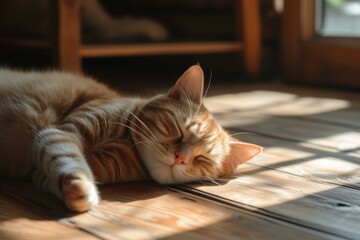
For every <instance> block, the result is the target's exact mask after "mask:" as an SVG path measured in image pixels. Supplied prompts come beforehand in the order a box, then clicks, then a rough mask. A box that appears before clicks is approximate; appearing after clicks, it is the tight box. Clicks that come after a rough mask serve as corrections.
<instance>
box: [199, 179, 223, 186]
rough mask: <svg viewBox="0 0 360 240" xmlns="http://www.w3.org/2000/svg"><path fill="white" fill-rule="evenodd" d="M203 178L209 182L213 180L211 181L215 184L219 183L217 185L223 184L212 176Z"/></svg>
mask: <svg viewBox="0 0 360 240" xmlns="http://www.w3.org/2000/svg"><path fill="white" fill-rule="evenodd" d="M203 180H205V181H207V182H211V183H213V184H215V185H217V186H220V185H221V184H220V183H218V182H216V181H215V179H213V178H210V177H203Z"/></svg>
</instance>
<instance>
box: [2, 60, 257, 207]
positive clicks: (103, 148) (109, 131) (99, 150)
mask: <svg viewBox="0 0 360 240" xmlns="http://www.w3.org/2000/svg"><path fill="white" fill-rule="evenodd" d="M203 78H204V77H203V72H202V69H201V68H200V67H199V66H193V67H191V68H190V69H189V70H187V71H186V72H185V73H184V74H183V75H182V76H181V77H180V79H179V80H178V81H177V82H176V84H175V85H174V86H173V87H172V88H171V90H170V91H169V93H167V94H163V95H159V96H155V97H153V98H150V99H145V98H126V97H122V96H120V95H119V94H117V93H116V92H114V91H112V90H110V89H109V88H107V87H106V86H104V85H102V84H100V83H97V82H95V81H94V80H92V79H89V78H85V77H82V76H77V75H72V74H66V73H59V72H46V73H38V72H26V73H24V72H16V71H11V70H6V69H3V70H0V122H1V125H0V177H27V176H32V179H33V181H34V183H35V184H36V185H37V186H38V187H39V188H41V189H43V190H45V191H48V192H51V193H53V194H55V195H56V196H58V197H59V198H60V199H62V200H63V201H64V202H65V204H66V205H67V207H68V208H70V209H72V210H75V211H86V210H88V209H90V208H91V207H92V206H93V205H96V204H98V203H99V199H100V198H99V194H98V192H97V187H96V185H95V183H100V184H104V183H112V182H125V181H136V180H144V179H150V178H151V179H154V180H155V181H157V182H159V183H162V184H172V183H184V182H189V181H194V180H199V179H212V178H217V177H219V176H223V175H227V174H230V173H232V172H233V171H234V170H235V168H236V166H237V165H238V164H240V163H242V162H244V161H247V160H249V159H251V158H253V157H254V156H256V155H257V154H259V153H260V152H261V148H260V147H258V146H256V145H252V144H247V143H242V142H239V141H237V140H235V139H233V138H231V137H230V136H229V135H228V134H227V133H226V132H225V131H224V130H223V129H222V128H221V127H220V125H219V124H218V123H217V122H216V121H215V120H214V119H213V117H212V116H211V114H210V113H209V112H208V110H207V109H206V108H205V107H204V105H203V104H202V94H203V82H204V80H203Z"/></svg>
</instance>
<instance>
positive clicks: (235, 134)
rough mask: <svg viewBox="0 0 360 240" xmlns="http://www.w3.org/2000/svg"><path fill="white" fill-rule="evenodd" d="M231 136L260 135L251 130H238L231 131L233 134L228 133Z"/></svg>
mask: <svg viewBox="0 0 360 240" xmlns="http://www.w3.org/2000/svg"><path fill="white" fill-rule="evenodd" d="M229 135H230V136H231V137H233V136H237V135H260V134H258V133H253V132H238V133H233V134H229Z"/></svg>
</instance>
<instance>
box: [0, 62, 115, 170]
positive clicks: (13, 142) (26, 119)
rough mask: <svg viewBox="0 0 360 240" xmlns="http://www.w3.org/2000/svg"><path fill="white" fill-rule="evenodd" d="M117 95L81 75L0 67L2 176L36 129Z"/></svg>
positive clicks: (22, 151)
mask: <svg viewBox="0 0 360 240" xmlns="http://www.w3.org/2000/svg"><path fill="white" fill-rule="evenodd" d="M115 96H117V94H116V93H115V92H113V91H112V90H110V89H109V88H107V87H106V86H105V85H103V84H100V83H98V82H96V81H94V80H92V79H91V78H87V77H83V76H80V75H75V74H69V73H62V72H55V71H47V72H36V71H27V72H21V71H14V70H9V69H0V122H1V125H0V176H1V175H3V176H4V174H5V173H3V172H2V171H1V168H2V169H5V168H4V166H2V165H3V164H5V163H7V164H10V163H15V162H17V161H19V159H23V158H24V154H25V152H26V149H25V148H26V146H27V145H28V143H29V141H30V138H31V137H32V134H33V133H34V132H35V131H37V130H39V129H42V128H46V127H48V126H51V125H54V124H57V123H58V122H59V120H61V119H63V118H65V117H66V115H67V114H70V113H71V112H72V111H74V110H75V109H76V108H77V107H79V106H81V105H84V104H86V103H88V102H91V101H101V100H103V99H110V98H112V97H115ZM4 161H5V162H4ZM24 169H26V167H24ZM10 175H18V173H17V174H15V173H14V174H10Z"/></svg>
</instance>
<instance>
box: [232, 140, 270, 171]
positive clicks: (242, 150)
mask: <svg viewBox="0 0 360 240" xmlns="http://www.w3.org/2000/svg"><path fill="white" fill-rule="evenodd" d="M230 147H231V151H230V157H229V161H230V164H231V166H232V168H233V170H235V169H236V167H237V166H238V165H239V164H241V163H243V162H246V161H248V160H250V159H252V158H254V157H256V156H257V155H259V154H260V153H261V152H262V150H263V149H262V147H260V146H258V145H255V144H251V143H245V142H240V141H239V140H237V139H236V138H233V137H232V138H231V141H230Z"/></svg>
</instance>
